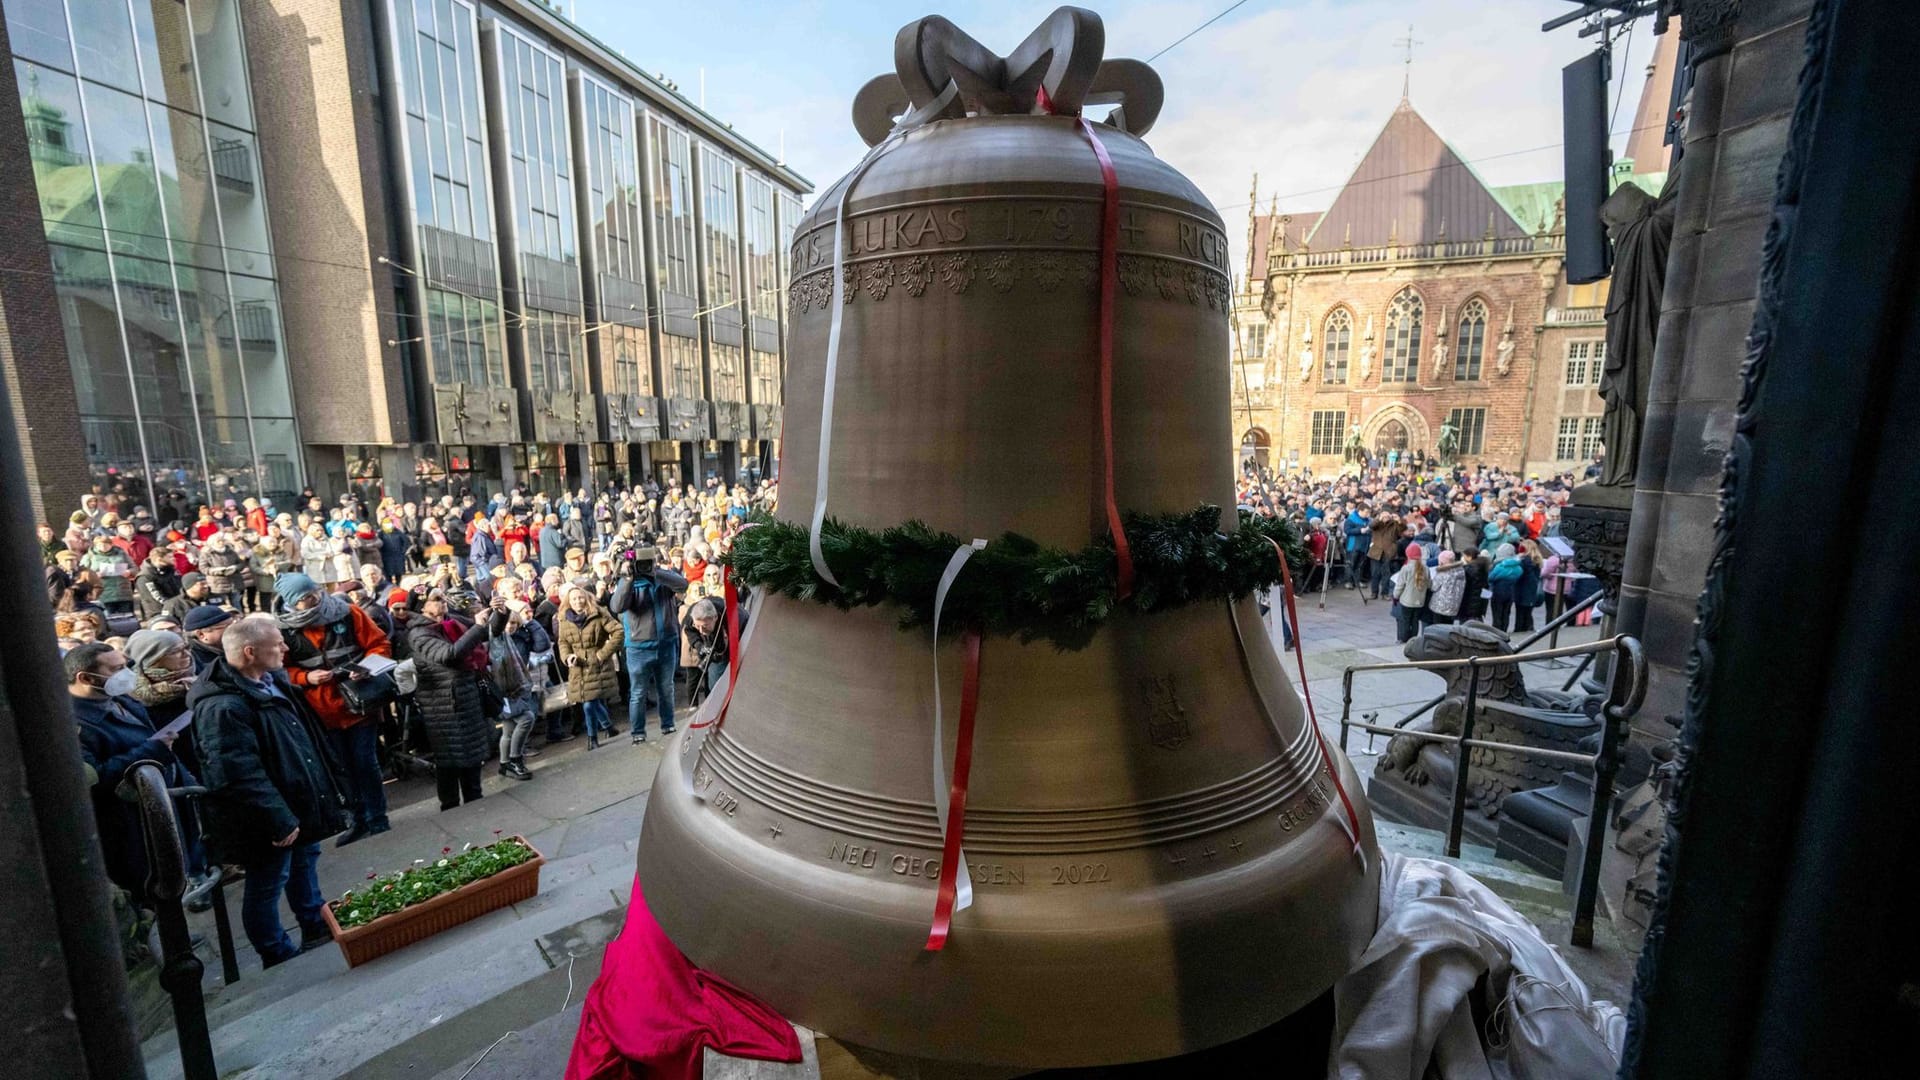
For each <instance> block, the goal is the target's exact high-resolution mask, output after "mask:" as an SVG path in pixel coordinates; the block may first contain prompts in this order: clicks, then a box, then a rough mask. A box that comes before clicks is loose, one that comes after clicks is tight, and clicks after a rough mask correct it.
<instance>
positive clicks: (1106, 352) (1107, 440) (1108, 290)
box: [1034, 86, 1133, 600]
mask: <svg viewBox="0 0 1920 1080" xmlns="http://www.w3.org/2000/svg"><path fill="white" fill-rule="evenodd" d="M1034 106H1035V107H1036V108H1038V109H1039V110H1040V111H1041V112H1042V113H1044V114H1046V115H1048V116H1057V115H1059V110H1058V109H1056V108H1055V107H1054V104H1053V99H1052V98H1050V97H1048V96H1047V88H1046V87H1044V86H1042V87H1040V88H1039V89H1038V90H1036V91H1034ZM1073 115H1074V117H1075V119H1077V120H1078V121H1079V122H1080V133H1081V134H1082V135H1085V136H1086V137H1087V143H1088V145H1090V146H1092V147H1093V156H1094V157H1096V158H1099V159H1100V183H1101V186H1102V187H1103V189H1104V192H1103V198H1102V200H1101V203H1100V470H1101V496H1102V498H1103V499H1104V501H1105V503H1106V511H1107V529H1108V531H1110V532H1111V533H1113V553H1114V559H1115V561H1116V562H1117V564H1118V571H1119V578H1120V580H1119V584H1118V586H1117V587H1116V588H1115V590H1114V595H1115V596H1116V597H1117V598H1118V599H1121V600H1125V599H1126V598H1127V597H1129V596H1131V595H1133V547H1132V545H1131V544H1129V543H1127V530H1126V526H1125V524H1124V523H1123V522H1122V521H1121V520H1120V503H1119V500H1117V499H1116V498H1114V494H1113V329H1114V301H1115V298H1116V296H1117V295H1118V294H1119V291H1120V174H1119V173H1117V172H1115V171H1114V168H1113V158H1112V157H1111V156H1109V155H1108V154H1107V148H1106V145H1105V144H1104V143H1102V142H1101V141H1100V138H1099V136H1097V135H1095V134H1094V131H1093V123H1092V122H1091V121H1089V120H1088V119H1087V118H1086V117H1084V116H1081V115H1080V114H1079V113H1078V112H1075V113H1074V114H1073Z"/></svg>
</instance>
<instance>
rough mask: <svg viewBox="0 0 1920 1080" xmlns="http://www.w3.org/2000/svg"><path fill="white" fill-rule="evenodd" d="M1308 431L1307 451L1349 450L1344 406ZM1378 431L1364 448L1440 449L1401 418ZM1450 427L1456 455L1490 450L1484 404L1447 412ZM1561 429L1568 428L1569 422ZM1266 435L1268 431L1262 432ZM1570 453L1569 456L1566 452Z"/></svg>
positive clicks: (1316, 418) (1319, 412) (1313, 421)
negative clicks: (1416, 440)
mask: <svg viewBox="0 0 1920 1080" xmlns="http://www.w3.org/2000/svg"><path fill="white" fill-rule="evenodd" d="M1309 424H1310V429H1309V431H1308V433H1307V453H1308V454H1311V455H1314V456H1316V457H1317V456H1323V455H1333V454H1345V453H1346V452H1347V439H1348V434H1347V432H1348V427H1347V413H1346V410H1344V409H1316V410H1314V411H1313V413H1312V415H1311V418H1310V420H1309ZM1377 426H1378V430H1377V431H1375V432H1374V441H1373V444H1372V445H1371V446H1366V447H1363V449H1367V450H1371V451H1375V452H1379V453H1385V452H1386V451H1388V450H1398V451H1401V452H1402V453H1405V452H1407V451H1410V450H1430V451H1437V450H1438V446H1437V445H1436V446H1434V447H1424V446H1414V445H1411V443H1410V435H1409V432H1408V431H1407V425H1406V424H1405V423H1403V422H1402V421H1400V420H1399V419H1388V420H1386V421H1385V422H1384V423H1381V424H1379V425H1377ZM1446 426H1449V427H1452V428H1453V430H1454V433H1455V447H1454V451H1453V453H1454V456H1455V457H1473V456H1477V455H1480V454H1483V453H1485V452H1486V446H1487V410H1486V408H1485V407H1484V406H1463V407H1460V408H1455V409H1452V410H1450V411H1448V413H1447V419H1446ZM1561 430H1562V432H1563V433H1564V432H1565V431H1566V426H1565V421H1562V424H1561ZM1594 432H1595V435H1596V437H1597V435H1598V432H1599V427H1598V419H1597V418H1596V419H1595V427H1594ZM1260 437H1261V438H1263V439H1264V438H1265V437H1266V434H1265V432H1262V433H1261V436H1260ZM1562 456H1563V457H1564V456H1568V455H1562Z"/></svg>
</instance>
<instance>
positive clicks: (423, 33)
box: [384, 0, 508, 388]
mask: <svg viewBox="0 0 1920 1080" xmlns="http://www.w3.org/2000/svg"><path fill="white" fill-rule="evenodd" d="M384 2H385V3H386V5H387V14H388V17H389V19H391V23H390V26H391V32H390V35H389V36H390V39H391V42H392V49H393V65H392V66H393V70H394V71H395V72H396V74H397V76H398V82H399V86H398V87H397V90H398V95H399V100H400V102H401V110H402V112H403V115H404V121H403V129H402V133H401V135H402V137H401V138H400V140H399V144H400V146H399V149H400V154H401V157H402V162H403V165H404V171H405V174H406V176H407V180H408V184H407V190H406V191H405V192H404V193H403V194H404V196H405V198H404V199H402V200H400V201H401V202H402V204H403V206H404V208H405V212H406V213H405V216H406V219H407V234H408V235H407V237H406V241H405V242H406V243H407V245H408V246H409V247H410V248H411V251H410V252H404V253H403V255H411V256H412V257H411V258H410V259H408V260H407V261H406V262H405V263H402V264H399V269H400V271H401V272H402V273H404V274H407V275H408V276H410V277H411V278H412V280H413V282H414V286H413V287H414V289H415V290H416V291H417V294H418V298H419V300H420V301H422V302H421V303H420V305H419V306H420V308H421V309H422V310H423V311H424V312H425V316H426V318H425V324H424V326H419V327H417V329H416V333H415V334H413V335H411V338H412V340H411V341H410V344H412V345H415V346H416V347H418V348H419V349H421V350H423V351H424V353H425V354H426V357H427V360H428V364H427V369H428V371H429V372H430V377H431V379H432V381H433V382H434V383H435V384H438V385H441V386H448V387H500V388H504V387H506V386H507V385H508V383H507V364H506V345H505V340H504V338H503V336H502V329H503V328H502V325H501V315H500V277H499V270H498V263H497V257H496V254H495V250H494V229H493V184H492V179H491V175H490V173H489V170H488V166H487V129H486V124H485V121H484V119H483V112H482V110H483V105H482V100H481V89H480V60H479V57H480V38H479V26H478V25H477V21H476V18H475V12H474V8H473V5H471V4H469V3H467V2H465V0H411V2H409V0H384Z"/></svg>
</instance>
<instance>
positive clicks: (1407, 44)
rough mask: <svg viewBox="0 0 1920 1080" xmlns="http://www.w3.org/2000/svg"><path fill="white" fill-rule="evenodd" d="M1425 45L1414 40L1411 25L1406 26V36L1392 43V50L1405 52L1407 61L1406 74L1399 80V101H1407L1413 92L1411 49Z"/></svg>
mask: <svg viewBox="0 0 1920 1080" xmlns="http://www.w3.org/2000/svg"><path fill="white" fill-rule="evenodd" d="M1425 44H1426V42H1424V41H1415V40H1414V37H1413V24H1412V23H1408V24H1407V36H1406V37H1403V38H1400V39H1398V40H1396V41H1395V42H1394V43H1393V46H1394V48H1396V49H1405V50H1407V59H1406V61H1405V63H1406V74H1405V75H1403V76H1402V77H1401V79H1400V100H1401V101H1406V100H1408V97H1409V95H1410V93H1411V92H1412V90H1413V47H1414V46H1415V45H1425Z"/></svg>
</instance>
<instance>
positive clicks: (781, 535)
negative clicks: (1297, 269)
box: [725, 504, 1307, 649]
mask: <svg viewBox="0 0 1920 1080" xmlns="http://www.w3.org/2000/svg"><path fill="white" fill-rule="evenodd" d="M1220 512H1221V511H1220V508H1219V507H1217V506H1210V505H1205V504H1203V505H1201V506H1198V507H1195V508H1194V509H1192V510H1189V511H1187V512H1186V513H1184V514H1161V515H1148V514H1129V515H1127V516H1126V530H1127V541H1128V543H1129V544H1131V546H1132V549H1133V570H1134V577H1133V594H1132V595H1131V596H1129V597H1127V599H1125V600H1120V599H1117V598H1116V596H1115V592H1116V591H1117V590H1116V586H1117V582H1118V571H1117V564H1116V560H1115V556H1114V547H1113V538H1112V536H1111V535H1105V536H1102V537H1100V538H1099V539H1098V540H1096V541H1094V542H1093V543H1092V544H1089V545H1087V546H1086V547H1084V548H1081V549H1080V550H1079V551H1063V550H1061V549H1059V548H1050V547H1044V546H1042V545H1041V544H1039V543H1037V542H1035V541H1034V540H1032V539H1029V538H1028V537H1025V536H1020V535H1018V534H1016V533H1007V534H1005V535H1003V536H1001V537H1000V538H999V539H997V540H993V541H991V542H989V543H988V544H987V546H986V548H985V549H984V550H982V551H978V552H975V553H974V555H973V557H972V558H971V559H970V560H969V561H968V563H967V565H966V568H965V569H963V570H962V571H960V576H959V577H958V578H956V579H955V580H954V583H953V588H952V589H951V590H949V591H948V593H947V600H946V607H945V609H944V610H943V611H942V622H943V623H944V624H945V625H946V626H949V627H958V626H967V625H976V626H979V627H980V628H981V630H982V631H983V632H985V633H987V634H993V635H997V636H1001V637H1014V638H1018V639H1020V640H1021V641H1023V642H1031V641H1035V640H1044V641H1050V642H1052V643H1053V644H1054V645H1056V646H1058V647H1060V648H1063V649H1078V648H1081V647H1082V646H1084V645H1086V644H1087V642H1089V641H1090V640H1092V638H1093V634H1094V631H1095V630H1097V629H1098V628H1099V626H1100V624H1101V623H1103V622H1105V621H1106V620H1107V618H1108V617H1109V616H1111V615H1112V614H1113V613H1114V612H1115V611H1130V612H1134V613H1136V614H1150V613H1152V612H1156V611H1168V610H1171V609H1173V608H1177V607H1182V606H1184V605H1187V604H1193V603H1199V602H1203V601H1209V600H1227V599H1238V598H1240V597H1243V596H1246V595H1247V594H1248V593H1251V592H1253V591H1255V590H1256V589H1264V588H1270V587H1272V586H1275V585H1278V584H1279V583H1280V566H1279V561H1278V560H1277V559H1275V558H1274V554H1273V547H1272V545H1270V544H1269V543H1268V542H1267V541H1268V540H1269V539H1272V540H1274V541H1276V542H1278V543H1279V545H1280V547H1281V548H1282V549H1283V550H1284V551H1286V552H1287V561H1288V562H1290V563H1291V564H1292V566H1293V571H1294V573H1295V574H1296V575H1299V574H1301V573H1303V572H1304V571H1305V569H1306V565H1307V555H1306V548H1305V545H1303V544H1302V543H1301V542H1300V537H1299V535H1298V534H1297V533H1296V532H1295V531H1294V529H1293V527H1292V526H1291V525H1289V524H1288V523H1287V522H1286V521H1284V520H1280V519H1276V518H1267V517H1259V516H1257V515H1254V514H1250V513H1248V512H1246V511H1244V510H1243V511H1241V512H1240V527H1239V528H1238V529H1237V530H1235V531H1234V532H1231V533H1224V532H1221V531H1220ZM752 522H753V524H754V525H757V526H758V527H757V528H748V529H745V530H742V531H741V532H740V533H739V534H738V535H736V536H735V537H734V540H733V549H732V551H731V552H729V553H728V555H727V556H726V559H725V561H726V562H727V563H728V564H729V565H731V566H732V567H733V572H734V576H735V577H736V578H737V579H738V580H739V581H741V582H742V583H744V584H746V585H750V586H753V587H755V588H760V589H766V590H769V591H771V592H776V593H779V594H780V595H782V596H786V597H790V598H792V599H795V600H809V601H813V602H815V603H821V604H831V605H833V606H834V607H837V608H841V609H842V610H846V609H851V608H855V607H871V606H874V605H877V604H880V603H883V602H884V603H894V604H898V605H900V606H901V607H903V608H905V609H906V610H905V614H904V615H902V617H901V620H900V624H901V626H902V627H903V628H910V627H916V626H925V625H927V624H928V623H930V622H932V621H933V595H934V592H935V590H936V589H937V588H938V586H939V584H940V575H941V573H942V572H943V571H945V570H946V567H947V561H948V560H949V559H951V558H952V557H953V552H954V549H955V548H957V547H959V546H960V545H961V544H962V543H963V542H964V541H963V540H962V539H961V538H960V537H958V536H954V535H953V534H951V533H944V532H938V531H936V530H935V529H933V528H932V527H931V526H929V525H927V524H926V523H924V522H920V521H909V522H907V523H906V524H904V525H896V526H894V527H892V528H890V529H885V530H882V531H880V532H874V531H872V530H869V529H862V528H858V527H856V526H852V525H847V524H845V523H842V522H839V521H835V520H834V519H832V518H828V519H827V521H826V525H825V527H824V528H823V529H822V535H821V540H820V547H821V551H822V553H823V554H824V555H825V556H826V560H827V565H828V566H830V567H832V568H833V573H834V576H835V577H837V578H839V579H840V587H839V588H835V587H834V586H832V585H829V584H827V583H826V582H824V581H822V580H820V578H819V576H818V575H816V574H815V573H814V572H813V561H812V559H811V558H810V557H809V555H808V553H807V539H808V536H807V530H806V528H805V527H803V526H800V525H793V524H788V523H786V522H780V521H775V520H773V519H772V518H771V517H770V516H768V515H766V514H764V513H756V514H755V515H754V516H753V518H752Z"/></svg>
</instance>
